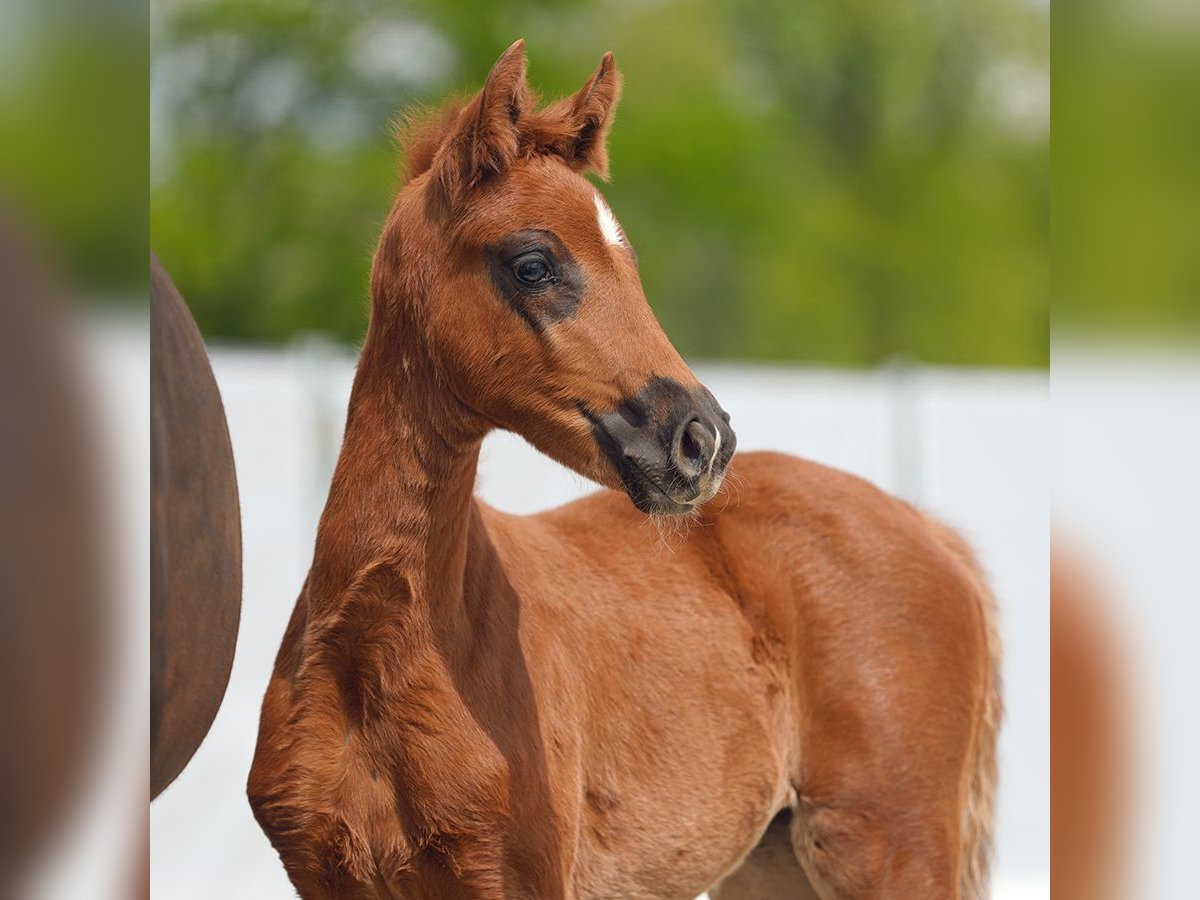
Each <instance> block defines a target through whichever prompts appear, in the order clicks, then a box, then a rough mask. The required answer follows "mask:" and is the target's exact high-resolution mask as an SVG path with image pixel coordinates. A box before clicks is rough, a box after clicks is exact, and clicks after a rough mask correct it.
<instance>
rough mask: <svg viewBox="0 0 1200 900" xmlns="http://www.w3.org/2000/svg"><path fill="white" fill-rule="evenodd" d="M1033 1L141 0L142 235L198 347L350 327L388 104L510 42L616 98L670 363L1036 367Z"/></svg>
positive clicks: (551, 76) (354, 334)
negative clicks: (619, 85) (147, 213)
mask: <svg viewBox="0 0 1200 900" xmlns="http://www.w3.org/2000/svg"><path fill="white" fill-rule="evenodd" d="M1048 30H1049V29H1048V15H1047V13H1046V11H1045V10H1044V9H1040V8H1038V7H1036V6H1034V5H1028V4H1026V3H1023V2H1020V0H973V2H970V3H966V4H953V3H947V2H940V0H906V2H902V3H895V2H894V0H821V2H815V3H810V4H804V5H798V4H795V3H793V2H790V0H700V2H683V0H661V2H647V3H629V2H624V0H589V2H584V3H575V2H554V0H545V2H531V0H496V2H482V0H439V2H433V0H407V2H399V3H397V2H387V3H384V2H381V0H343V2H332V0H326V2H316V0H308V2H303V0H186V2H185V0H154V2H153V3H152V7H151V37H152V88H151V109H152V116H151V137H152V151H151V174H152V177H151V233H152V241H153V244H154V246H155V248H156V249H157V251H158V253H159V254H160V256H161V258H162V259H163V260H164V262H165V263H166V265H167V266H168V267H169V268H170V269H171V271H172V274H173V276H174V277H175V278H176V280H177V282H178V283H179V285H180V287H181V289H182V290H183V292H184V293H185V295H186V296H187V297H188V299H189V302H190V303H191V304H192V306H193V307H194V309H195V312H196V316H197V319H198V321H199V322H200V325H201V327H202V329H203V330H204V331H205V333H206V334H208V335H209V336H211V337H224V338H244V339H254V340H284V339H287V338H289V337H290V336H292V335H295V334H297V333H299V332H305V331H314V330H315V331H323V332H328V333H331V334H334V335H336V336H339V337H341V338H344V339H348V340H355V339H357V338H358V337H359V336H360V335H361V334H362V331H363V329H364V326H365V322H366V309H367V306H366V284H367V278H366V276H367V270H368V266H369V261H370V249H371V245H372V242H373V240H374V239H375V236H376V234H377V231H378V228H379V225H380V223H381V221H382V219H383V216H384V215H385V213H386V211H387V208H388V205H389V203H390V200H391V196H392V194H393V192H394V190H395V188H396V186H397V181H398V178H397V172H398V167H397V165H396V160H395V158H394V150H393V148H392V146H391V143H390V140H389V134H388V133H389V127H388V126H389V123H390V121H391V118H392V116H393V114H394V113H395V111H396V110H397V109H399V108H401V107H403V106H405V105H407V104H409V103H411V102H414V101H422V102H426V103H436V102H438V101H440V100H441V98H442V97H444V96H445V95H447V94H448V93H452V92H455V91H464V90H470V89H472V88H475V87H477V86H478V85H479V84H480V83H481V82H482V79H483V77H484V76H485V75H486V73H487V70H488V68H489V67H490V65H491V63H492V62H493V61H494V59H495V57H496V56H497V55H498V53H499V52H500V51H501V50H502V49H503V48H504V47H505V46H507V45H508V44H509V43H510V42H511V41H512V39H513V38H515V37H517V36H524V37H525V38H526V39H527V41H528V48H529V53H530V63H531V80H532V82H533V83H534V84H535V86H538V87H541V88H542V89H543V91H544V93H545V94H546V95H548V96H553V95H556V94H561V93H564V92H566V91H570V90H573V89H575V88H577V87H578V85H579V84H581V83H582V82H583V80H584V79H585V78H586V77H587V75H588V73H589V72H590V71H591V68H592V67H593V66H594V65H595V63H596V61H597V60H598V59H599V56H600V54H601V53H602V52H603V51H604V50H607V49H611V50H613V51H614V52H615V53H616V55H617V60H618V66H619V67H620V69H621V70H622V71H623V73H624V75H625V78H626V88H625V94H624V99H623V101H622V107H621V111H620V114H619V121H618V125H617V127H616V128H615V129H614V132H613V137H612V152H611V156H612V161H613V162H612V169H613V179H614V180H613V183H612V185H610V186H609V187H607V188H606V194H607V196H608V198H609V200H610V202H611V204H612V206H613V208H614V209H615V210H616V211H617V214H618V216H619V217H620V219H621V222H622V225H623V226H624V228H625V230H626V231H627V232H628V234H629V236H630V238H631V239H632V241H633V242H634V244H635V246H636V247H637V248H638V252H639V255H640V257H641V259H642V260H643V263H642V276H643V280H644V282H645V286H646V292H647V295H648V296H649V298H650V300H651V303H652V304H653V305H654V307H655V310H656V311H657V313H658V315H659V317H660V318H661V319H662V321H663V325H664V327H665V328H666V329H667V331H668V333H669V334H670V335H671V337H672V338H673V340H674V341H675V343H676V345H677V346H678V347H679V348H680V350H681V351H682V352H683V353H684V354H685V355H690V356H693V357H709V358H718V357H723V358H752V359H775V360H798V361H815V362H832V363H847V364H870V363H877V362H880V361H882V360H885V359H888V358H890V357H894V356H898V355H900V356H906V357H909V358H913V359H919V360H925V361H930V362H946V363H979V364H998V365H1044V364H1045V363H1046V362H1047V359H1048V353H1049V348H1048V336H1049V326H1048V315H1049V313H1048V306H1049V291H1050V284H1049V268H1048V267H1049V262H1048V258H1047V254H1048V249H1049V248H1048V243H1049V221H1048V220H1049V212H1048V202H1049V163H1048V147H1049V133H1048V129H1049V108H1048V104H1049V85H1048V66H1049V62H1048V55H1049V47H1048V41H1049V34H1048Z"/></svg>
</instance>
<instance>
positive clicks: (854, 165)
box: [150, 0, 1050, 900]
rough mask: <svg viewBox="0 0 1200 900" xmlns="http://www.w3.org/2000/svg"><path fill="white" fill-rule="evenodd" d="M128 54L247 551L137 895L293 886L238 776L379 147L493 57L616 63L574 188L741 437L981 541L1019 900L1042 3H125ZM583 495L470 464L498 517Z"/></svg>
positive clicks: (319, 480) (342, 378)
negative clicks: (225, 637)
mask: <svg viewBox="0 0 1200 900" xmlns="http://www.w3.org/2000/svg"><path fill="white" fill-rule="evenodd" d="M150 34H151V44H152V58H151V91H150V100H151V123H150V126H151V127H150V135H151V159H150V173H151V178H150V220H151V230H152V243H153V246H154V248H155V251H156V252H157V253H158V255H159V257H160V259H161V260H162V261H163V263H164V265H166V267H167V268H168V270H169V271H170V272H171V274H172V276H173V277H174V279H175V280H176V282H177V283H178V285H179V287H180V289H181V291H182V292H183V294H184V296H185V297H186V298H187V300H188V302H189V303H190V305H191V307H192V309H193V311H194V313H195V316H196V319H197V321H198V323H199V325H200V328H201V331H202V332H203V333H204V334H205V336H206V338H207V339H208V341H209V342H210V347H211V348H212V356H213V367H214V371H215V374H216V377H217V380H218V383H219V384H220V386H221V390H222V392H223V394H224V397H225V403H226V409H227V412H228V415H229V421H230V431H231V437H232V441H233V447H234V455H235V458H236V462H237V466H238V477H239V484H240V490H241V500H242V512H243V535H244V542H245V552H244V557H245V597H244V604H243V619H242V630H241V634H240V636H239V649H238V654H237V657H236V659H235V662H234V669H233V674H232V679H231V682H230V687H229V693H228V695H227V697H226V701H225V706H224V708H223V709H222V710H221V713H220V714H219V715H218V718H217V720H216V722H215V724H214V727H213V730H212V732H211V733H210V734H209V737H208V739H207V741H206V743H205V744H204V746H202V747H201V749H200V751H199V752H198V754H197V755H196V757H195V758H194V759H193V761H192V763H191V765H190V766H189V768H188V769H187V770H186V771H185V772H184V773H183V775H182V776H181V777H180V778H179V780H178V781H177V782H176V783H175V784H173V785H172V786H171V787H170V788H168V789H167V791H166V792H165V793H164V794H163V795H162V796H161V797H160V798H158V800H156V801H155V803H154V805H153V807H152V815H151V834H152V842H153V847H154V852H153V856H152V862H151V866H152V884H153V891H154V894H155V896H158V897H162V898H170V900H183V898H193V897H194V898H201V897H205V898H207V897H212V896H224V897H228V898H233V897H246V898H251V897H253V898H262V897H285V896H288V895H289V888H288V885H287V882H286V879H285V877H284V874H283V871H282V867H281V866H280V864H279V862H278V860H277V858H276V857H275V855H274V853H273V852H272V851H271V849H270V847H269V845H268V844H267V842H266V839H265V838H264V837H263V836H262V834H261V833H260V832H259V830H258V828H257V826H256V825H255V824H254V822H253V820H252V818H251V816H250V812H249V808H248V805H247V804H246V801H245V799H244V796H243V784H244V781H245V775H246V772H247V770H248V768H249V762H250V755H251V752H252V749H253V742H254V737H255V730H256V727H257V721H258V712H259V706H260V703H261V697H262V692H263V690H264V688H265V685H266V680H267V677H268V674H269V670H270V666H271V663H272V660H273V658H274V654H275V651H276V649H277V647H278V644H279V640H280V638H281V636H282V632H283V628H284V625H285V624H286V621H287V618H288V616H289V614H290V611H291V608H292V605H293V603H294V601H295V596H296V592H297V590H298V587H299V585H300V583H301V582H302V580H303V578H304V573H305V570H306V568H307V566H308V563H309V561H310V559H311V554H312V542H313V536H314V533H315V529H316V522H317V517H318V516H319V514H320V509H321V505H322V504H323V502H324V498H325V494H326V492H327V490H328V483H329V476H330V473H331V470H332V466H333V462H334V459H335V458H336V454H337V451H338V448H339V444H340V438H341V428H342V423H343V421H344V415H345V405H346V397H347V393H348V391H349V385H350V380H351V377H352V373H353V360H354V345H355V344H356V343H357V342H358V341H359V340H360V339H361V337H362V335H363V333H364V330H365V328H366V323H367V311H368V297H367V273H368V268H369V265H370V254H371V250H372V248H373V244H374V241H375V239H376V237H377V234H378V230H379V227H380V225H381V223H382V221H383V218H384V216H385V215H386V212H387V210H388V208H389V206H390V203H391V200H392V197H393V195H394V192H395V190H396V188H397V186H398V184H399V172H400V161H399V160H398V159H397V155H396V149H395V147H394V146H393V144H392V141H391V138H390V131H391V123H392V121H393V119H394V117H395V115H396V113H397V112H398V111H400V110H401V109H403V108H404V107H406V106H408V105H410V104H412V103H414V102H416V103H422V104H426V105H428V104H436V103H438V102H440V101H441V100H442V99H443V98H445V97H446V96H447V95H449V94H451V93H455V92H464V91H473V90H476V89H478V87H479V85H480V84H482V82H483V79H484V77H485V76H486V74H487V71H488V69H489V68H490V67H491V65H492V63H493V62H494V61H495V59H496V57H497V56H498V55H499V53H500V52H501V51H502V50H503V49H504V48H505V47H507V46H508V45H509V44H510V43H511V42H512V40H513V39H515V38H516V37H518V36H523V37H525V38H526V40H527V47H528V54H529V63H530V81H531V83H532V84H533V86H534V87H535V88H537V89H539V90H540V91H541V92H542V94H543V96H544V97H547V98H553V97H555V96H559V95H562V94H564V93H567V92H572V91H575V90H577V89H578V88H579V86H580V85H582V84H583V82H584V81H585V79H586V78H587V77H588V75H589V74H590V73H591V71H592V70H593V69H594V67H595V65H596V63H597V62H598V61H599V58H600V56H601V54H602V53H603V52H604V51H606V50H612V51H614V53H615V54H616V57H617V62H618V67H619V68H620V69H621V71H622V72H623V74H624V77H625V90H624V95H623V99H622V102H621V106H620V110H619V112H618V118H617V124H616V126H615V128H614V130H613V132H612V137H611V143H610V150H611V154H610V155H611V160H612V165H611V169H612V182H611V184H610V185H608V186H606V187H605V188H604V192H605V195H606V197H607V198H608V200H609V202H610V203H611V205H612V207H613V209H614V210H615V211H616V213H617V215H618V217H619V218H620V220H621V223H622V226H623V228H624V229H625V230H626V231H627V233H628V234H629V236H630V238H631V240H632V242H633V243H634V245H635V246H636V248H637V250H638V254H639V257H640V260H641V274H642V277H643V281H644V283H645V287H646V293H647V296H648V297H649V298H650V302H651V304H652V305H653V307H654V309H655V312H656V313H657V314H658V316H659V318H660V319H661V321H662V323H663V326H664V328H665V329H666V331H667V334H668V335H669V336H670V337H671V339H672V340H673V341H674V342H675V344H676V346H677V347H678V348H679V349H680V350H681V352H682V353H683V354H684V355H685V357H687V358H688V359H689V361H691V362H692V363H693V364H695V366H696V369H697V373H698V374H699V376H700V377H701V378H702V379H703V380H704V381H705V383H706V384H708V385H709V386H710V387H711V388H712V389H713V391H714V392H715V393H716V394H717V396H718V397H720V399H721V402H722V404H723V405H724V406H725V407H726V408H727V409H729V410H730V412H731V413H732V415H733V420H734V423H735V426H736V427H737V429H738V437H739V446H740V447H742V448H746V449H751V448H774V449H781V450H786V451H789V452H792V453H796V454H799V455H804V456H808V457H811V458H815V459H819V460H821V461H823V462H826V463H830V464H833V465H837V466H840V467H842V468H846V469H849V470H851V471H854V472H857V473H860V474H862V475H864V476H866V477H868V478H870V479H871V480H873V481H875V482H876V483H878V484H880V485H881V486H882V487H884V488H885V489H888V490H891V491H894V492H897V493H899V494H901V495H902V496H905V497H907V498H908V499H911V500H913V501H914V502H917V503H919V504H921V505H922V506H924V507H926V508H928V509H930V510H932V511H934V512H935V513H937V514H938V515H941V516H942V517H943V518H945V519H946V520H947V521H949V522H951V523H952V524H954V525H955V526H957V527H959V528H961V529H962V530H963V531H964V533H965V534H967V536H968V537H969V538H970V539H971V540H972V541H973V542H974V543H975V545H976V546H977V547H978V548H979V551H980V553H981V556H982V559H983V561H984V564H985V565H986V567H987V568H988V570H989V572H990V574H991V576H992V578H993V581H994V583H995V585H996V588H997V590H998V592H999V595H1000V599H1001V605H1002V609H1003V627H1004V633H1005V638H1006V641H1007V644H1008V657H1007V662H1006V665H1007V668H1006V678H1007V681H1008V708H1009V717H1008V724H1007V726H1006V729H1005V732H1004V737H1003V746H1002V758H1003V763H1002V765H1003V767H1004V777H1003V782H1002V784H1003V787H1002V796H1001V802H1000V823H999V839H998V857H997V866H996V871H997V897H998V898H1000V900H1012V898H1045V897H1048V896H1049V846H1048V844H1049V837H1048V835H1049V826H1048V822H1049V807H1048V802H1049V801H1048V787H1049V762H1048V756H1047V746H1048V741H1049V700H1048V696H1047V694H1046V690H1045V685H1046V682H1047V679H1048V677H1049V659H1048V650H1047V636H1046V635H1047V623H1046V615H1045V611H1046V597H1047V587H1046V574H1047V554H1046V540H1047V511H1048V494H1049V488H1048V484H1047V481H1046V465H1045V464H1046V456H1045V441H1046V435H1047V430H1048V422H1047V420H1046V400H1047V392H1046V371H1045V367H1046V366H1047V365H1048V363H1049V311H1048V304H1049V293H1050V275H1049V262H1048V251H1049V210H1048V203H1049V165H1050V161H1049V112H1050V110H1049V12H1048V9H1047V8H1046V7H1045V6H1044V5H1042V4H1041V3H1038V2H1028V0H972V2H969V3H951V2H944V0H905V2H901V3H897V2H894V0H853V2H845V0H825V2H816V3H806V4H796V3H793V2H790V0H723V2H721V0H699V2H670V0H652V2H634V0H593V2H583V3H579V2H536V3H535V2H520V0H500V2H463V0H450V2H425V0H400V2H382V0H341V2H298V0H153V2H152V3H151V29H150ZM781 410H782V411H784V412H782V413H781ZM592 489H594V488H593V487H592V486H591V485H589V484H587V483H585V482H583V481H582V480H581V479H579V478H577V477H575V476H574V475H572V474H571V473H568V472H566V471H565V470H563V469H562V468H560V467H558V466H557V465H555V464H554V463H552V462H550V461H548V460H547V459H545V458H544V457H541V456H539V455H538V454H537V453H536V452H534V451H533V450H531V449H530V448H529V447H528V446H527V445H525V444H524V443H523V442H522V441H521V440H520V439H518V438H514V437H512V436H511V435H505V434H497V435H493V436H492V437H490V438H489V439H488V442H487V443H486V444H485V448H484V454H483V461H482V464H481V471H480V477H479V483H478V491H479V494H480V496H482V497H483V498H484V499H486V500H487V501H488V502H491V503H493V504H495V505H497V506H499V507H501V508H503V509H506V510H509V511H513V512H530V511H534V510H537V509H542V508H545V507H547V506H550V505H553V504H555V503H559V502H563V501H564V500H568V499H571V498H573V497H575V496H578V495H580V494H582V493H585V492H587V491H590V490H592ZM664 552H668V551H664Z"/></svg>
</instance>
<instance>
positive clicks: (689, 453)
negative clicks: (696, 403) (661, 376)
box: [679, 425, 704, 465]
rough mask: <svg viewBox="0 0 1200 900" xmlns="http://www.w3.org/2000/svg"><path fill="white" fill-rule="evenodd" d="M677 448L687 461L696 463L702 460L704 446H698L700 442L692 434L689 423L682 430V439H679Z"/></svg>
mask: <svg viewBox="0 0 1200 900" xmlns="http://www.w3.org/2000/svg"><path fill="white" fill-rule="evenodd" d="M679 449H680V450H681V451H682V452H683V457H684V459H686V460H688V461H689V462H694V463H696V464H697V465H699V464H701V463H703V461H704V448H703V447H701V446H700V442H699V441H698V440H696V438H695V437H694V436H693V435H692V427H691V426H690V425H689V426H688V427H687V429H685V430H684V432H683V439H682V440H681V441H680V444H679Z"/></svg>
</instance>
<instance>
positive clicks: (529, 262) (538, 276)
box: [512, 253, 553, 286]
mask: <svg viewBox="0 0 1200 900" xmlns="http://www.w3.org/2000/svg"><path fill="white" fill-rule="evenodd" d="M512 270H513V275H515V276H516V277H517V281H519V282H521V284H525V285H530V286H533V285H539V284H543V283H545V282H548V281H552V280H553V276H552V275H551V273H550V266H549V265H547V264H546V260H545V259H543V258H542V257H541V255H539V254H537V253H528V254H526V255H525V256H521V257H518V258H517V259H515V260H514V261H513V264H512Z"/></svg>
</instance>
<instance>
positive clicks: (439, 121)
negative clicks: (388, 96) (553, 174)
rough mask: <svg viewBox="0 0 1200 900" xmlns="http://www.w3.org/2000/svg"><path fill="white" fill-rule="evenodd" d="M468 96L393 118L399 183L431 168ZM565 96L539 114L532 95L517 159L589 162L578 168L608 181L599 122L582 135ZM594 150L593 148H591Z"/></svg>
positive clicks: (412, 109)
mask: <svg viewBox="0 0 1200 900" xmlns="http://www.w3.org/2000/svg"><path fill="white" fill-rule="evenodd" d="M471 99H472V98H471V97H462V96H457V97H452V98H450V99H449V100H447V101H445V102H444V103H442V104H440V105H438V106H426V105H422V104H415V105H414V106H412V107H410V108H408V109H407V110H405V111H404V112H403V113H401V115H400V116H399V117H398V118H397V120H396V122H395V125H394V126H393V135H394V137H395V140H396V144H397V147H398V149H399V152H400V157H401V159H402V161H403V163H402V173H403V183H404V184H407V183H408V182H410V181H412V180H413V179H414V178H417V177H419V176H420V175H422V174H424V173H425V172H427V171H428V170H429V167H430V166H432V165H433V158H434V156H435V155H436V154H437V151H438V148H440V147H441V146H442V144H443V143H444V142H445V140H446V138H447V137H448V136H449V134H450V132H451V131H452V130H453V128H454V126H455V124H456V122H457V120H458V118H459V116H460V115H461V114H462V111H463V109H464V108H466V106H467V105H468V104H469V103H470V102H471ZM573 99H574V98H571V97H567V98H564V99H562V100H558V101H556V102H554V103H551V104H549V105H547V106H545V107H542V108H541V109H537V107H538V104H539V99H538V97H537V95H536V94H535V93H533V92H532V91H530V104H529V108H530V110H536V111H531V112H526V113H523V114H522V115H521V118H520V120H519V122H518V127H519V129H520V147H519V156H521V157H530V156H551V155H557V156H560V157H562V158H564V159H568V157H585V156H586V157H587V158H588V160H589V164H588V165H586V167H584V166H580V167H579V168H586V170H587V171H592V172H595V173H596V174H597V175H599V176H600V177H601V178H603V179H605V180H607V179H608V158H607V154H606V153H605V152H604V148H603V134H604V131H603V130H602V126H601V123H600V122H599V121H591V122H589V123H588V125H589V127H587V128H585V129H584V130H583V132H582V133H581V132H580V131H579V128H578V125H577V124H575V123H573V122H572V100H573ZM593 145H596V146H595V147H593Z"/></svg>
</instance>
